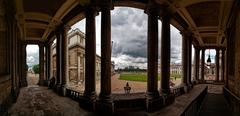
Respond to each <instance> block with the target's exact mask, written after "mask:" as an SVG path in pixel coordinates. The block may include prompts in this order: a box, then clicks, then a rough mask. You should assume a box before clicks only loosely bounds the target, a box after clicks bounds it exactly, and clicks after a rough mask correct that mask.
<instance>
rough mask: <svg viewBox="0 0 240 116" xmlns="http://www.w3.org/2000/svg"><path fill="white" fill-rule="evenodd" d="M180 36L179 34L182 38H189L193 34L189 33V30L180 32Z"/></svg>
mask: <svg viewBox="0 0 240 116" xmlns="http://www.w3.org/2000/svg"><path fill="white" fill-rule="evenodd" d="M180 34H181V35H182V36H183V37H186V36H188V37H191V36H193V33H192V32H191V31H189V30H183V31H180Z"/></svg>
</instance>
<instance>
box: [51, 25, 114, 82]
mask: <svg viewBox="0 0 240 116" xmlns="http://www.w3.org/2000/svg"><path fill="white" fill-rule="evenodd" d="M67 37H68V63H69V64H68V66H69V68H68V69H69V74H68V75H69V82H73V83H83V82H84V81H85V35H84V33H83V32H81V31H80V30H79V29H75V30H73V31H71V32H70V33H69V34H68V36H67ZM52 51H53V52H52V53H53V63H52V65H53V66H52V67H53V75H54V76H55V77H56V46H55V45H53V47H52ZM111 71H112V74H113V73H114V62H112V68H111ZM95 73H96V80H99V79H100V78H101V57H100V56H99V55H97V54H96V71H95Z"/></svg>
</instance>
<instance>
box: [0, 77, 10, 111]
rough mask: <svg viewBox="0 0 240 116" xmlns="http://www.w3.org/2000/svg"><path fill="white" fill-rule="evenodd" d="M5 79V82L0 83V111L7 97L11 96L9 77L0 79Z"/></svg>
mask: <svg viewBox="0 0 240 116" xmlns="http://www.w3.org/2000/svg"><path fill="white" fill-rule="evenodd" d="M0 78H7V79H6V80H3V79H2V80H1V81H2V82H0V91H1V92H0V109H1V108H4V107H5V105H6V101H8V99H9V96H10V95H11V87H12V83H11V79H10V78H9V77H0Z"/></svg>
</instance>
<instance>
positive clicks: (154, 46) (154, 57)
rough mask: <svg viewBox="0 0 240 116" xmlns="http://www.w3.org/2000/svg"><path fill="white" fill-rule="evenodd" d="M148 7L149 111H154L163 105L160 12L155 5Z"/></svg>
mask: <svg viewBox="0 0 240 116" xmlns="http://www.w3.org/2000/svg"><path fill="white" fill-rule="evenodd" d="M148 7H149V8H148V9H147V14H148V47H147V48H148V49H147V55H148V65H147V66H148V68H147V111H154V110H156V109H157V108H159V107H160V106H161V104H162V103H161V102H162V101H161V99H160V96H159V92H158V33H159V32H158V11H157V9H156V8H154V7H155V6H154V5H151V4H150V5H149V6H148Z"/></svg>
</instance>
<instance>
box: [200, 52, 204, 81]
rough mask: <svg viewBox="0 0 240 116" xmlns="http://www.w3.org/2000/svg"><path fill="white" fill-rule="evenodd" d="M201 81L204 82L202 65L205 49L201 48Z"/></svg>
mask: <svg viewBox="0 0 240 116" xmlns="http://www.w3.org/2000/svg"><path fill="white" fill-rule="evenodd" d="M201 60H202V61H201V82H202V83H203V82H204V65H205V49H204V48H203V49H202V59H201Z"/></svg>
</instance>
